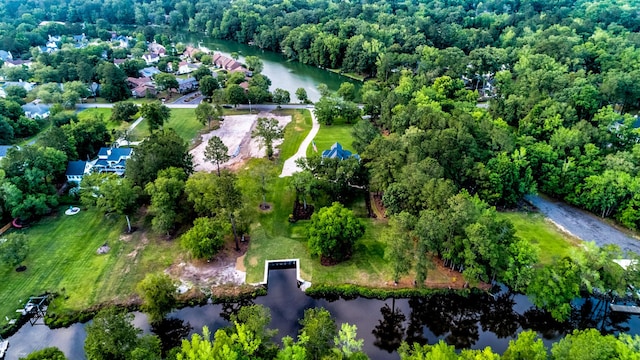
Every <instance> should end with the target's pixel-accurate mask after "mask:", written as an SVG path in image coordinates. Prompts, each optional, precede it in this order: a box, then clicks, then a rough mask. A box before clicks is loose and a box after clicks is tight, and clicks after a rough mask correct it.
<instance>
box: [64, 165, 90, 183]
mask: <svg viewBox="0 0 640 360" xmlns="http://www.w3.org/2000/svg"><path fill="white" fill-rule="evenodd" d="M90 172H91V163H90V162H88V161H69V163H68V164H67V172H66V173H65V175H66V176H67V181H68V182H73V183H76V184H79V183H80V182H81V181H82V177H83V176H84V175H85V174H88V173H90Z"/></svg>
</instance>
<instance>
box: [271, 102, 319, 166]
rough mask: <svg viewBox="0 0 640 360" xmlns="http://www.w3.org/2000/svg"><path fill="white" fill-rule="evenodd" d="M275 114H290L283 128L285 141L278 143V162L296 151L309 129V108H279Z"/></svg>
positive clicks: (281, 161)
mask: <svg viewBox="0 0 640 360" xmlns="http://www.w3.org/2000/svg"><path fill="white" fill-rule="evenodd" d="M277 114H278V115H290V116H291V122H290V123H289V124H288V125H287V126H286V127H285V129H284V138H285V139H287V141H285V142H283V143H282V145H280V155H279V156H278V160H279V162H280V163H283V162H284V161H285V160H286V159H288V158H290V157H291V156H293V154H295V153H296V152H297V151H298V148H299V147H300V144H301V143H302V140H304V138H305V137H307V135H308V134H309V131H311V114H309V110H304V109H297V110H281V111H278V112H277Z"/></svg>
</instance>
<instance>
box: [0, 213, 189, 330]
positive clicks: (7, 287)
mask: <svg viewBox="0 0 640 360" xmlns="http://www.w3.org/2000/svg"><path fill="white" fill-rule="evenodd" d="M65 209H66V208H61V209H59V210H58V211H57V212H56V215H53V216H50V217H47V218H44V219H42V220H41V221H39V222H38V223H36V224H34V225H32V226H30V227H29V228H28V229H24V230H21V231H22V232H24V233H25V234H26V235H27V236H28V239H29V244H30V252H29V255H28V256H27V258H26V260H25V261H24V265H26V266H27V270H26V271H25V272H21V273H18V272H15V271H14V269H12V268H9V267H7V266H2V267H0V278H1V279H2V281H1V282H0V284H1V286H2V288H1V290H2V291H0V319H4V318H5V316H8V317H9V318H13V317H15V316H16V315H17V314H16V312H15V311H16V309H19V308H22V307H23V306H24V304H25V303H26V301H27V300H28V298H29V297H30V296H36V295H40V294H42V293H44V292H53V293H58V294H60V295H62V296H60V297H58V298H57V300H56V301H54V302H53V303H52V305H51V306H50V311H53V312H57V313H64V312H66V311H72V310H81V309H85V308H87V307H89V306H91V305H95V304H98V303H101V302H106V301H124V300H126V299H127V298H128V297H129V296H130V295H131V294H132V293H133V292H134V289H135V285H136V284H137V282H138V281H140V280H141V279H142V278H143V277H144V275H145V274H146V273H148V272H156V271H161V270H163V269H165V268H166V267H168V266H169V265H170V264H171V263H172V262H173V259H174V257H175V256H176V254H177V253H179V252H178V251H177V250H176V248H177V246H178V245H177V242H175V241H174V242H168V241H163V240H157V239H147V238H146V237H145V238H142V232H135V233H133V234H131V235H127V234H126V233H124V231H125V229H126V224H125V220H124V218H123V217H120V216H116V215H112V216H108V217H105V216H103V215H102V214H101V213H98V212H96V211H91V210H89V211H87V210H82V211H80V212H79V213H78V214H76V215H73V216H66V215H64V210H65ZM103 244H108V246H110V247H111V250H110V251H109V252H108V253H107V254H104V255H98V254H97V252H96V251H97V249H98V248H99V247H100V246H102V245H103Z"/></svg>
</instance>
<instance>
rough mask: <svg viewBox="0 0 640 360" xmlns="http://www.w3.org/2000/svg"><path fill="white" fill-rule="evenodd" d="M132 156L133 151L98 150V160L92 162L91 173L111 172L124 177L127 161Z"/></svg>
mask: <svg viewBox="0 0 640 360" xmlns="http://www.w3.org/2000/svg"><path fill="white" fill-rule="evenodd" d="M132 154H133V149H132V148H128V147H121V148H104V147H103V148H100V151H99V152H98V159H97V160H95V161H93V165H92V171H94V172H112V173H116V174H118V175H124V171H125V169H126V162H127V159H129V158H130V157H131V155H132Z"/></svg>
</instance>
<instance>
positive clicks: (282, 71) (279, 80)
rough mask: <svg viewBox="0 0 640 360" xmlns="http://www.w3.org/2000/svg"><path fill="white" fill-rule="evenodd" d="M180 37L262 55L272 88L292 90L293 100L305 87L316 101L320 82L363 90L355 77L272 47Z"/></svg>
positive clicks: (211, 47) (186, 41)
mask: <svg viewBox="0 0 640 360" xmlns="http://www.w3.org/2000/svg"><path fill="white" fill-rule="evenodd" d="M177 41H179V42H182V43H184V44H193V45H194V46H197V45H198V44H200V45H202V46H204V47H207V48H209V50H212V51H214V52H220V53H221V54H223V55H225V56H228V57H230V54H231V53H232V52H237V53H238V55H239V58H238V61H240V62H244V57H245V56H249V55H254V56H257V57H259V58H260V59H261V60H262V63H263V64H264V69H263V70H262V73H263V74H264V75H265V76H267V77H268V78H269V79H271V88H270V90H271V91H273V90H275V89H276V88H281V89H284V90H287V91H289V94H290V96H291V102H297V98H296V95H295V92H296V90H297V89H298V88H304V89H305V90H306V91H307V95H308V96H309V100H311V101H313V102H316V101H318V100H319V99H320V93H319V92H318V89H317V86H318V85H319V84H326V85H327V86H328V87H329V90H332V91H337V90H338V88H340V84H342V83H343V82H351V83H353V84H354V85H355V86H356V90H359V89H360V87H361V85H362V83H361V82H359V81H354V80H351V79H349V78H347V77H346V76H342V75H338V74H336V73H332V72H330V71H327V70H323V69H319V68H316V67H313V66H309V65H305V64H302V63H299V62H297V61H287V59H286V58H285V57H284V56H283V55H282V54H278V53H274V52H271V51H263V50H261V49H260V48H258V47H256V46H248V45H244V44H240V43H237V42H233V41H224V40H218V39H212V38H209V37H207V36H204V35H201V34H189V33H184V34H181V35H178V36H177Z"/></svg>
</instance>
